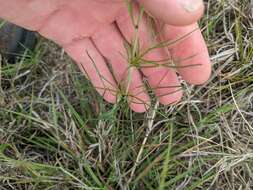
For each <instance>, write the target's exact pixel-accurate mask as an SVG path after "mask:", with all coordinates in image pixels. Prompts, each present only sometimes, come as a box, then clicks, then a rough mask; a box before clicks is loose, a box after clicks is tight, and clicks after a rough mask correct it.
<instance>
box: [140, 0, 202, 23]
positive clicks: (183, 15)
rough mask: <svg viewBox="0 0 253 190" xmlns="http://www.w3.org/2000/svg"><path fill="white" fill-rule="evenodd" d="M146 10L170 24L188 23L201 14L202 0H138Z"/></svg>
mask: <svg viewBox="0 0 253 190" xmlns="http://www.w3.org/2000/svg"><path fill="white" fill-rule="evenodd" d="M138 1H139V2H140V3H141V4H142V5H143V6H144V7H145V10H146V11H147V12H149V13H150V14H151V15H153V16H155V17H156V18H157V19H160V20H162V21H164V22H165V23H167V24H171V25H188V24H192V23H194V22H196V21H197V20H198V19H199V18H200V17H201V16H202V14H203V10H204V5H203V1H202V0H162V1H161V0H138Z"/></svg>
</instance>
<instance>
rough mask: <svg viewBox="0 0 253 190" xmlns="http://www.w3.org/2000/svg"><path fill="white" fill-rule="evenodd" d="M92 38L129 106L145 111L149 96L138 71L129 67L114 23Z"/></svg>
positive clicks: (121, 40)
mask: <svg viewBox="0 0 253 190" xmlns="http://www.w3.org/2000/svg"><path fill="white" fill-rule="evenodd" d="M92 39H93V40H94V42H95V44H96V46H97V48H98V49H99V51H100V52H101V54H102V55H103V56H104V57H105V58H106V59H107V60H108V62H109V64H111V66H112V70H113V71H112V72H113V73H114V75H115V78H116V80H117V81H118V83H119V84H118V85H119V86H122V87H123V88H124V89H123V90H124V91H126V92H123V93H126V94H127V95H128V98H129V103H130V107H131V108H132V109H133V110H134V111H136V112H144V111H147V108H148V104H149V96H148V95H147V93H146V90H145V88H144V85H143V83H142V78H141V75H140V73H139V72H138V71H137V69H136V68H134V67H131V68H130V67H129V64H128V59H127V53H126V52H127V51H126V49H125V47H124V39H123V38H122V36H121V34H120V33H119V31H118V29H117V28H116V26H115V25H114V24H111V25H108V26H105V27H104V28H102V29H101V30H100V31H98V32H96V33H95V34H94V35H93V37H92Z"/></svg>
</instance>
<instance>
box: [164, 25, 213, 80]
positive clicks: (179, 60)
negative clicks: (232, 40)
mask: <svg viewBox="0 0 253 190" xmlns="http://www.w3.org/2000/svg"><path fill="white" fill-rule="evenodd" d="M163 35H164V38H165V40H172V41H176V40H177V39H178V42H177V43H175V44H174V45H172V46H171V47H169V49H170V52H171V55H172V57H173V59H174V62H175V64H177V66H178V68H177V71H178V72H179V74H180V75H181V76H182V77H183V78H184V79H185V80H186V81H187V82H189V83H191V84H202V83H204V82H206V81H207V80H208V79H209V77H210V75H211V63H210V57H209V54H208V50H207V46H206V43H205V41H204V39H203V36H202V34H201V31H200V29H198V26H197V24H193V25H190V26H184V27H175V26H171V25H166V26H164V29H163ZM179 38H182V39H181V40H180V39H179Z"/></svg>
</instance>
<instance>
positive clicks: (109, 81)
mask: <svg viewBox="0 0 253 190" xmlns="http://www.w3.org/2000/svg"><path fill="white" fill-rule="evenodd" d="M1 1H3V2H1ZM0 4H1V5H2V6H1V7H0V17H3V18H5V19H7V20H9V21H12V22H14V23H16V24H18V25H21V26H24V27H26V28H28V29H31V30H35V31H38V32H39V33H40V34H42V35H43V36H45V37H47V38H49V39H51V40H53V41H55V42H57V43H58V44H60V45H61V46H63V47H64V49H65V50H66V51H67V52H68V54H69V55H70V56H71V57H72V58H73V59H74V60H75V61H76V62H77V63H78V65H79V66H80V68H81V70H82V71H83V72H84V74H85V75H86V76H87V77H88V78H89V79H90V80H91V82H92V83H93V85H94V86H95V87H96V89H97V90H98V92H99V93H100V94H101V95H103V96H104V98H105V99H106V100H107V101H109V102H112V103H113V102H115V101H116V93H117V89H118V85H119V83H120V84H121V85H122V84H123V86H124V88H125V89H127V94H128V97H129V98H128V99H129V104H130V107H131V108H132V109H133V110H135V111H138V112H142V111H145V110H146V108H147V104H148V102H149V96H148V94H147V92H146V90H145V88H144V86H143V83H142V75H141V74H140V72H139V71H138V70H137V69H136V68H134V67H132V68H131V69H129V63H128V61H127V59H126V57H127V55H126V50H125V47H124V45H123V44H124V40H125V39H126V40H128V41H131V40H133V38H134V36H135V30H134V27H133V25H132V22H131V19H130V17H129V14H128V10H127V8H126V5H125V3H124V2H122V1H115V0H112V1H104V0H97V1H94V0H74V1H69V0H55V1H51V0H43V1H39V0H36V1H27V0H22V1H20V0H10V2H7V3H6V2H4V0H0ZM136 6H137V5H136ZM136 6H135V7H136ZM10 10H12V11H10ZM135 12H136V15H137V14H138V13H137V12H138V10H137V8H136V11H135ZM115 21H116V22H115ZM118 28H119V29H120V31H119V29H118ZM195 28H196V25H190V26H187V27H174V26H171V25H166V27H164V29H163V35H162V36H163V37H164V38H165V40H169V39H170V40H173V39H175V38H177V37H180V35H185V34H186V33H187V32H190V31H192V30H194V29H195ZM138 33H139V38H140V42H141V48H142V49H143V50H145V49H147V48H148V46H151V45H154V43H155V44H156V43H157V42H154V39H152V40H151V38H150V35H149V31H148V26H147V22H146V17H143V21H142V23H140V29H139V31H138ZM187 46H188V48H186V47H187ZM192 46H195V48H194V49H193V48H189V47H192ZM124 55H125V56H124ZM192 55H196V56H195V57H193V58H191V59H189V60H188V59H186V58H187V57H190V56H192ZM170 57H172V58H173V59H174V60H183V59H185V61H182V62H181V61H179V62H178V65H179V66H188V65H193V64H197V65H199V66H198V67H195V68H194V67H193V68H191V69H190V68H186V67H182V68H178V69H177V71H178V72H179V74H180V75H181V76H182V77H183V78H184V79H185V80H187V81H188V82H190V83H193V84H199V83H202V82H204V81H205V80H206V79H207V78H208V77H209V75H210V64H209V58H208V53H207V50H206V46H205V44H204V41H203V39H202V36H201V33H200V31H199V30H198V31H196V32H194V33H193V34H192V35H191V36H190V37H188V38H187V39H185V40H184V41H183V42H181V43H177V44H175V45H174V47H172V48H171V49H170V52H168V51H166V49H165V48H159V49H155V50H153V51H151V52H149V53H148V54H147V55H145V57H144V58H145V60H150V61H158V62H159V61H161V60H168V58H170ZM104 58H106V60H107V61H108V62H109V63H110V65H111V67H112V70H113V71H114V72H113V74H112V73H111V72H110V69H109V68H108V66H107V64H106V62H105V59H104ZM141 71H142V73H143V74H144V75H145V76H146V78H147V80H148V82H149V84H150V86H151V87H152V88H153V89H154V91H155V93H156V95H157V97H158V98H159V101H160V102H161V103H163V104H171V103H174V102H177V101H179V100H180V99H181V96H182V91H181V89H180V83H179V81H178V78H177V74H176V72H175V71H174V70H173V69H171V68H169V67H155V68H151V67H147V68H142V69H141ZM113 75H115V76H113ZM115 78H116V81H115ZM123 81H124V82H123Z"/></svg>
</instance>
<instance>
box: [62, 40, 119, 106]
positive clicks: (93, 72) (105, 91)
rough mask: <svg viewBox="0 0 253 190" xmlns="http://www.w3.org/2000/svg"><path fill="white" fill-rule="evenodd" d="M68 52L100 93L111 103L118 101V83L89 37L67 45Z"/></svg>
mask: <svg viewBox="0 0 253 190" xmlns="http://www.w3.org/2000/svg"><path fill="white" fill-rule="evenodd" d="M64 49H65V50H66V52H67V53H68V54H69V55H70V56H71V57H72V58H73V59H74V60H75V61H76V63H77V64H78V66H79V67H80V69H81V70H82V71H83V73H84V74H85V75H86V77H87V78H88V79H89V80H90V81H91V82H92V84H93V85H94V87H95V88H96V89H97V91H98V92H99V94H100V95H102V96H103V97H104V99H105V100H106V101H108V102H110V103H115V102H116V83H115V81H114V79H113V77H112V75H111V73H110V71H109V69H108V67H107V65H106V63H105V61H104V59H103V57H102V56H101V55H100V53H99V52H98V51H97V49H96V47H95V46H94V45H93V43H92V42H91V40H90V39H89V38H85V39H82V40H78V41H75V42H72V43H71V44H69V45H68V46H65V47H64Z"/></svg>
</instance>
